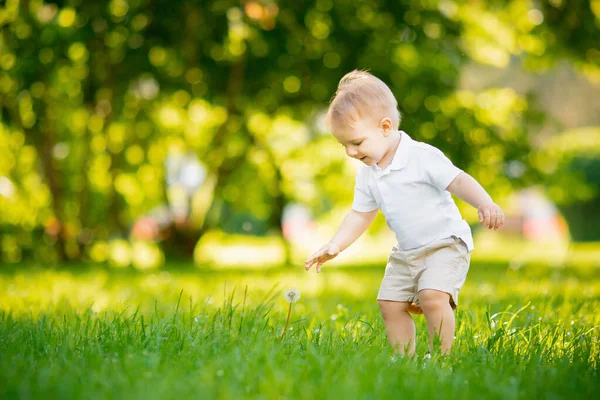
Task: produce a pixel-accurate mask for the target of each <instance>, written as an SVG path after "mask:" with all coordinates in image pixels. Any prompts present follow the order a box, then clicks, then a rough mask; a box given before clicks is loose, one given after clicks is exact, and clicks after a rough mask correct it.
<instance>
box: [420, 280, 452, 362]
mask: <svg viewBox="0 0 600 400" xmlns="http://www.w3.org/2000/svg"><path fill="white" fill-rule="evenodd" d="M419 303H420V305H421V308H422V309H423V314H425V319H426V320H427V329H428V330H429V348H430V349H431V351H433V350H434V348H433V345H434V343H435V337H436V336H439V338H440V341H441V342H442V346H441V351H442V354H448V353H450V349H451V348H452V341H453V340H454V328H455V325H456V322H455V319H454V311H453V310H452V307H451V306H450V295H449V294H448V293H445V292H440V291H438V290H434V289H423V290H421V291H420V292H419Z"/></svg>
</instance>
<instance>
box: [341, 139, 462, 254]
mask: <svg viewBox="0 0 600 400" xmlns="http://www.w3.org/2000/svg"><path fill="white" fill-rule="evenodd" d="M400 135H401V140H400V145H399V146H398V149H397V150H396V153H395V154H394V158H393V159H392V162H391V163H390V165H388V166H387V167H386V168H385V169H384V170H381V168H379V167H378V166H377V165H376V164H374V165H372V166H367V165H362V166H361V167H360V168H359V169H358V171H357V174H356V186H355V188H354V202H353V204H352V209H353V210H356V211H359V212H368V211H373V210H375V209H377V208H380V209H381V211H382V212H383V215H384V216H385V220H386V223H387V225H388V227H389V228H390V229H391V230H392V231H394V233H395V234H396V238H397V240H398V246H399V247H400V249H402V250H409V249H415V248H417V247H421V246H424V245H426V244H429V243H430V242H433V241H434V240H437V239H443V238H447V237H450V236H452V235H455V236H457V237H460V238H461V239H462V240H463V241H464V242H465V243H466V244H467V247H468V248H469V250H473V248H474V246H473V237H472V235H471V228H470V227H469V224H467V222H466V221H465V220H464V219H463V218H462V216H461V215H460V212H459V211H458V207H457V206H456V203H454V200H453V199H452V195H451V194H450V193H449V192H448V191H447V190H446V188H447V187H448V185H449V184H450V183H451V182H452V181H453V180H454V178H456V177H457V176H458V174H459V173H461V172H462V170H461V169H459V168H457V167H455V166H454V165H453V164H452V162H451V161H450V160H449V159H448V158H447V157H446V156H445V155H444V153H442V152H441V151H440V150H438V149H437V148H435V147H433V146H431V145H429V144H427V143H421V142H417V141H415V140H413V139H411V138H410V136H408V135H407V134H406V133H405V132H403V131H400Z"/></svg>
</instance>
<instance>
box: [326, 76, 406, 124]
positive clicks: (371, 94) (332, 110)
mask: <svg viewBox="0 0 600 400" xmlns="http://www.w3.org/2000/svg"><path fill="white" fill-rule="evenodd" d="M384 117H389V118H390V119H391V120H392V123H393V124H394V129H398V127H399V125H400V119H401V115H400V112H399V111H398V102H397V101H396V98H395V97H394V94H393V93H392V91H391V90H390V88H389V87H388V86H387V85H386V84H385V83H383V81H381V80H380V79H379V78H377V77H375V76H374V75H372V74H370V73H369V72H367V71H360V70H354V71H352V72H349V73H347V74H346V75H344V77H343V78H342V79H341V80H340V83H339V84H338V87H337V90H336V92H335V94H334V95H333V98H332V99H331V103H330V104H329V110H328V111H327V123H328V124H329V125H330V126H331V127H333V126H334V125H335V126H341V127H352V128H353V127H354V125H355V123H356V121H358V120H359V119H363V118H372V119H374V120H377V123H379V120H380V119H381V118H384Z"/></svg>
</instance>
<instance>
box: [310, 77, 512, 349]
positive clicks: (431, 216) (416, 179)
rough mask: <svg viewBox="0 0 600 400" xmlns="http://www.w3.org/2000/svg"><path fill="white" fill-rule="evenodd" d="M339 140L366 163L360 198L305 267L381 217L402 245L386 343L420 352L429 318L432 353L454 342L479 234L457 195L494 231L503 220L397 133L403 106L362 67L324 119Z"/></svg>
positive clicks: (463, 181)
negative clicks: (420, 329)
mask: <svg viewBox="0 0 600 400" xmlns="http://www.w3.org/2000/svg"><path fill="white" fill-rule="evenodd" d="M327 121H328V124H329V126H330V128H331V131H332V133H333V136H334V137H335V138H336V139H337V140H338V141H339V142H340V143H341V144H342V146H343V147H344V148H345V150H346V154H347V155H348V156H349V157H352V158H356V159H357V160H360V161H361V162H362V163H363V164H364V165H362V166H361V167H360V168H359V170H358V172H357V174H356V185H355V190H354V202H353V204H352V209H351V211H350V212H349V213H348V214H347V215H346V217H345V218H344V220H343V221H342V223H341V225H340V227H339V229H338V231H337V233H336V234H335V235H334V236H333V238H332V239H331V241H330V242H329V243H327V244H326V245H324V246H323V247H322V248H321V249H319V250H318V251H317V252H315V253H314V254H313V255H312V256H310V258H308V259H307V260H306V261H305V268H306V270H307V271H308V270H309V269H310V268H311V267H312V266H316V270H317V272H320V271H321V267H322V265H323V264H324V263H325V262H326V261H328V260H331V259H332V258H334V257H336V256H337V255H338V254H339V253H340V252H341V251H343V250H344V249H345V248H347V247H348V246H349V245H350V244H352V243H353V242H354V241H355V240H356V239H358V237H359V236H360V235H362V234H363V233H364V232H365V230H366V229H367V228H368V227H369V225H370V224H371V222H373V219H374V218H375V216H376V215H377V211H378V209H381V211H382V212H383V214H384V216H385V219H386V223H387V225H388V226H389V227H390V229H391V230H392V231H394V233H395V234H396V238H397V240H398V244H397V245H396V246H394V248H393V249H392V252H391V254H390V257H389V260H388V263H387V266H386V269H385V275H384V277H383V280H382V282H381V288H380V290H379V294H378V297H377V301H378V303H379V306H380V309H381V314H382V316H383V320H384V324H385V328H386V332H387V336H388V340H389V342H390V344H391V346H392V348H394V350H395V351H396V352H398V353H400V354H409V355H412V354H414V351H415V324H414V321H413V319H412V317H411V316H410V314H409V313H418V314H420V313H423V314H424V315H425V319H426V321H427V327H428V331H429V337H430V349H431V350H433V344H434V339H435V337H436V336H439V339H440V341H441V352H442V353H443V354H446V353H448V352H449V351H450V349H451V346H452V341H453V339H454V329H455V320H454V312H453V310H454V309H456V306H457V305H458V292H459V291H460V289H461V287H462V286H463V284H464V282H465V278H466V276H467V272H468V270H469V262H470V256H471V251H472V250H473V238H472V236H471V230H470V228H469V225H468V224H467V223H466V221H465V220H463V219H462V216H461V215H460V212H459V211H458V208H457V207H456V204H455V203H454V200H453V199H452V196H451V194H454V195H456V196H457V197H459V198H461V199H463V200H464V201H466V202H467V203H469V204H470V205H472V206H473V207H475V208H477V209H478V214H479V221H480V222H481V223H483V224H484V225H485V226H486V227H487V228H489V229H495V230H497V229H498V228H500V227H502V225H503V224H504V214H503V213H502V210H501V209H500V207H498V205H496V204H495V203H494V201H493V200H492V198H491V197H490V196H489V195H488V194H487V192H486V191H485V190H484V189H483V188H482V187H481V185H480V184H479V183H478V182H477V181H476V180H475V179H473V178H472V177H471V176H470V175H468V174H467V173H465V172H463V171H462V170H460V169H459V168H457V167H455V166H454V165H453V164H452V162H451V161H450V160H449V159H448V158H446V157H445V156H444V154H443V153H442V152H441V151H440V150H438V149H437V148H435V147H433V146H430V145H428V144H425V143H421V142H417V141H415V140H413V139H411V137H410V136H408V134H406V133H405V132H403V131H399V130H398V127H399V124H400V113H399V112H398V103H397V101H396V99H395V98H394V95H393V94H392V92H391V90H390V89H389V87H388V86H387V85H386V84H385V83H383V82H382V81H381V80H379V79H378V78H376V77H375V76H373V75H371V74H370V73H368V72H365V71H353V72H350V73H348V74H346V75H345V76H344V77H343V78H342V80H341V81H340V83H339V85H338V89H337V91H336V93H335V96H334V98H333V100H332V101H331V104H330V106H329V110H328V113H327Z"/></svg>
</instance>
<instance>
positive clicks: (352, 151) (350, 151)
mask: <svg viewBox="0 0 600 400" xmlns="http://www.w3.org/2000/svg"><path fill="white" fill-rule="evenodd" d="M346 154H348V156H349V157H354V156H356V155H357V154H358V152H357V151H356V148H354V147H351V146H348V147H346Z"/></svg>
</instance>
